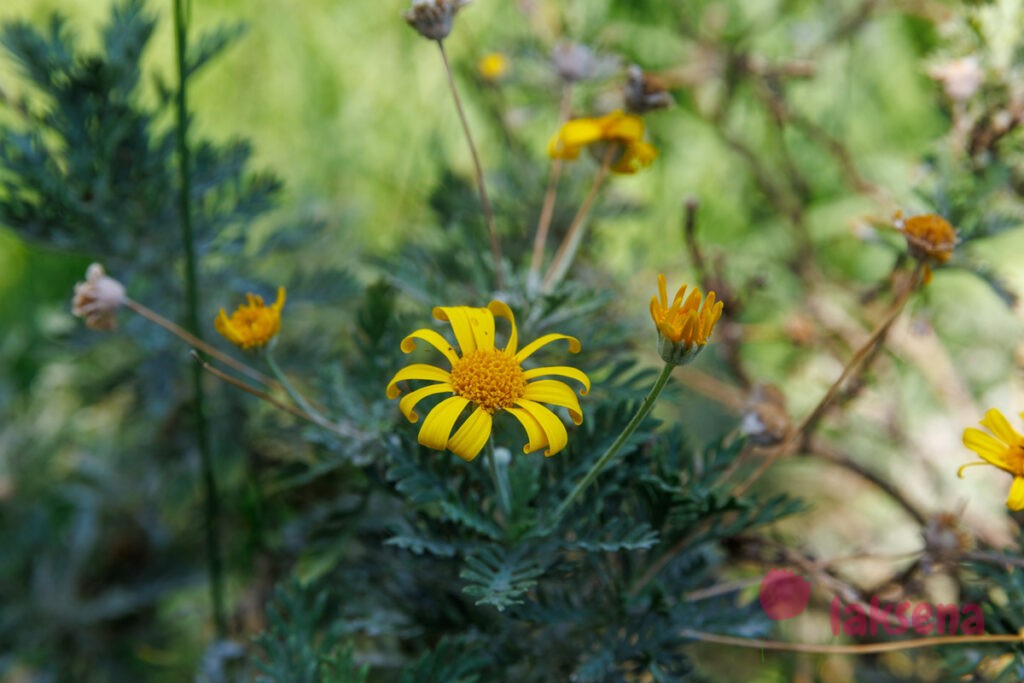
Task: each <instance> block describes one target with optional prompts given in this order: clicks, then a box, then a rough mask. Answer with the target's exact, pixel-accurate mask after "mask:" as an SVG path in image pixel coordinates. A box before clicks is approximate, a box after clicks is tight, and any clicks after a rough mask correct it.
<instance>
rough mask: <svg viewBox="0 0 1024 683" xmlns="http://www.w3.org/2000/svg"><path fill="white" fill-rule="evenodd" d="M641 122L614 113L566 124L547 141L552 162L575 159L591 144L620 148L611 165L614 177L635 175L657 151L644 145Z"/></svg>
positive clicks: (631, 116) (628, 115)
mask: <svg viewBox="0 0 1024 683" xmlns="http://www.w3.org/2000/svg"><path fill="white" fill-rule="evenodd" d="M643 137H644V122H643V119H641V118H640V117H639V116H635V115H633V114H626V113H625V112H622V111H619V110H615V111H613V112H611V113H610V114H605V115H604V116H597V117H592V118H578V119H571V120H569V121H566V122H565V123H564V124H563V125H562V127H561V128H560V129H559V130H558V132H557V133H555V135H554V136H553V137H552V138H551V140H550V141H548V156H549V157H551V158H552V159H568V160H572V159H576V158H578V157H579V155H580V150H581V149H583V147H585V146H587V145H592V144H595V143H609V144H617V145H620V146H621V148H622V150H621V152H620V153H619V155H618V157H617V158H615V159H614V160H613V162H612V166H611V170H612V171H614V172H615V173H636V172H637V171H639V170H640V169H641V168H645V167H647V166H649V165H650V164H651V162H653V161H654V159H655V158H656V157H657V156H658V151H657V150H656V149H654V147H652V146H651V145H650V144H648V143H646V142H644V139H643Z"/></svg>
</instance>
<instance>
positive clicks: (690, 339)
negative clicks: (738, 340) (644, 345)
mask: <svg viewBox="0 0 1024 683" xmlns="http://www.w3.org/2000/svg"><path fill="white" fill-rule="evenodd" d="M722 307H723V304H722V302H721V301H715V293H714V292H708V295H707V297H704V296H702V295H701V292H700V290H699V289H696V288H694V289H693V290H691V292H690V296H688V297H687V296H686V285H683V286H682V287H680V288H679V291H678V292H676V295H675V298H674V299H673V300H672V302H671V304H670V303H669V300H668V291H667V289H666V286H665V276H664V275H659V276H658V296H654V297H651V319H652V320H654V325H655V327H657V328H658V353H659V354H660V355H661V358H662V360H664V361H665V362H666V363H671V364H672V365H683V364H685V363H689V362H690V361H692V360H693V359H694V358H696V357H697V354H698V353H700V352H701V351H703V350H704V347H705V346H706V345H707V343H708V337H710V336H711V330H712V329H714V327H715V323H716V322H718V319H719V318H720V317H722Z"/></svg>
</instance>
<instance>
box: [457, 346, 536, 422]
mask: <svg viewBox="0 0 1024 683" xmlns="http://www.w3.org/2000/svg"><path fill="white" fill-rule="evenodd" d="M452 388H454V389H455V393H456V394H458V395H459V396H461V397H463V398H467V399H469V400H470V401H472V402H473V403H476V404H477V405H479V406H480V407H481V408H483V409H484V410H486V411H487V412H489V413H493V412H494V411H495V410H497V409H499V408H510V407H512V406H513V405H515V402H516V400H517V399H520V398H522V397H523V394H525V393H526V379H525V378H524V377H523V369H522V368H521V367H520V366H519V363H518V362H517V361H516V359H515V357H513V356H512V355H511V354H508V353H505V352H504V351H498V350H497V349H489V350H483V349H478V350H476V351H473V352H472V353H468V354H466V355H465V356H463V357H462V358H460V359H459V360H458V362H457V363H455V365H453V366H452Z"/></svg>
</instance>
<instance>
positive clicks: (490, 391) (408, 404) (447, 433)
mask: <svg viewBox="0 0 1024 683" xmlns="http://www.w3.org/2000/svg"><path fill="white" fill-rule="evenodd" d="M433 315H434V317H435V318H437V319H438V320H443V321H446V322H448V323H450V324H451V327H452V330H453V331H454V332H455V339H456V340H457V341H458V344H459V349H460V352H461V354H460V353H457V352H456V351H455V349H454V348H452V345H451V344H449V343H448V342H447V341H446V340H445V338H444V337H442V336H441V335H440V334H438V333H437V332H435V331H434V330H430V329H421V330H416V331H415V332H413V333H412V334H410V335H409V336H408V337H406V338H405V339H403V340H402V344H401V348H402V351H404V352H405V353H410V352H411V351H412V350H413V349H415V348H416V340H417V339H420V340H422V341H425V342H427V343H428V344H430V345H431V346H433V347H434V348H435V349H437V350H438V351H440V352H441V353H442V354H443V355H444V357H445V358H447V359H448V362H449V364H450V365H451V371H448V370H444V369H443V368H439V367H435V366H433V365H426V364H423V363H415V364H413V365H409V366H407V367H405V368H402V369H401V370H399V371H398V372H397V373H395V376H394V377H392V378H391V381H390V382H388V386H387V396H388V398H392V399H393V398H398V396H399V395H400V394H401V393H402V392H401V390H400V389H399V388H398V383H399V382H402V381H405V380H412V379H417V380H427V381H430V382H433V384H429V385H427V386H424V387H420V388H419V389H416V390H414V391H411V392H409V393H408V394H406V395H405V396H404V397H403V398H402V400H401V402H400V403H399V405H398V408H399V410H401V411H402V414H403V415H405V417H406V419H408V420H409V422H416V421H417V420H418V419H419V416H418V415H417V414H416V413H415V412H413V408H415V406H416V404H417V403H419V402H420V401H421V400H422V399H424V398H426V397H427V396H433V395H434V394H453V396H449V397H448V398H446V399H444V400H443V401H441V402H440V403H438V404H437V405H436V406H434V408H433V409H431V410H430V412H429V413H427V416H426V418H425V419H424V420H423V426H422V427H420V433H419V437H418V440H419V442H420V443H421V444H422V445H424V446H426V447H427V448H433V449H434V450H438V451H443V450H445V449H446V448H447V449H448V450H450V451H452V452H453V453H455V454H456V455H458V456H459V457H460V458H463V459H465V460H472V459H473V458H475V457H476V456H477V454H479V453H480V450H481V449H482V448H483V447H484V444H485V443H486V442H487V439H488V437H489V436H490V434H491V427H492V423H493V419H494V413H496V412H497V411H499V410H504V411H505V412H507V413H511V414H512V415H513V416H514V417H515V418H516V419H517V420H519V423H520V424H522V426H523V429H524V430H526V437H527V439H528V441H527V443H526V445H525V446H524V447H523V452H524V453H530V452H532V451H535V450H538V449H540V448H545V447H546V450H545V451H544V455H548V456H550V455H554V454H555V453H558V452H559V451H561V450H562V449H563V448H565V446H566V444H567V443H568V442H569V437H568V433H567V432H566V429H565V425H563V424H562V421H561V420H560V419H559V418H558V416H557V415H555V414H554V413H553V412H552V411H551V410H550V409H549V408H547V407H545V406H543V405H541V403H549V404H552V405H556V406H561V407H563V408H566V409H568V411H569V416H570V417H571V418H572V421H573V422H574V423H576V424H581V423H582V422H583V411H582V410H581V409H580V404H579V401H578V400H577V399H576V395H575V394H574V393H573V391H572V389H570V388H569V386H568V385H567V384H565V383H564V382H562V381H559V380H554V379H539V378H541V377H551V376H559V377H568V378H570V379H574V380H576V381H577V382H579V383H580V384H582V385H583V388H582V389H581V390H580V395H581V396H582V395H584V394H586V393H587V392H588V391H590V379H589V378H588V377H587V376H586V374H584V373H583V372H582V371H580V370H577V369H576V368H572V367H567V366H560V365H559V366H550V367H542V368H531V369H525V368H523V361H525V360H526V359H527V358H529V357H530V356H531V355H532V354H533V353H534V352H535V351H537V349H539V348H541V347H542V346H545V345H546V344H550V343H551V342H553V341H557V340H559V339H565V340H567V341H568V342H569V351H571V352H572V353H578V352H579V350H580V342H579V340H578V339H576V338H575V337H570V336H568V335H564V334H546V335H544V336H542V337H540V338H539V339H537V340H536V341H534V342H532V343H530V344H527V345H526V346H524V347H523V348H522V349H520V348H519V347H518V331H517V329H516V321H515V317H514V316H513V315H512V310H511V309H510V308H509V307H508V306H507V305H506V304H504V303H502V302H501V301H492V302H491V303H490V304H488V305H487V308H471V307H469V306H453V307H441V306H438V307H437V308H435V309H434V310H433ZM494 316H499V317H502V318H505V319H506V320H508V321H509V323H510V324H511V326H512V330H511V332H510V334H509V339H508V343H507V344H506V345H505V348H504V349H502V350H498V349H497V348H495V346H494ZM470 404H472V405H473V411H472V412H471V413H470V414H469V417H467V418H466V419H465V420H464V421H463V422H462V425H461V426H460V427H459V429H458V430H456V431H455V433H454V435H453V434H452V430H453V429H454V427H455V423H456V422H457V421H458V419H459V416H460V415H462V413H463V411H465V409H466V407H467V406H469V405H470Z"/></svg>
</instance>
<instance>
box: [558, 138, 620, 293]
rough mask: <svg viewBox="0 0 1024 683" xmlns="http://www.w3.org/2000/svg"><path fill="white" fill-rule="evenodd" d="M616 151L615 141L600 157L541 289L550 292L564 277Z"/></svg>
mask: <svg viewBox="0 0 1024 683" xmlns="http://www.w3.org/2000/svg"><path fill="white" fill-rule="evenodd" d="M617 151H619V145H618V144H617V143H614V144H609V145H608V149H607V150H606V151H605V153H604V157H603V158H602V159H601V166H600V167H599V168H598V169H597V174H596V175H595V176H594V182H593V183H591V185H590V190H589V191H588V192H587V196H586V197H585V198H584V199H583V203H582V204H580V208H579V210H578V211H577V212H576V215H575V216H574V217H573V219H572V223H570V224H569V230H568V231H567V232H566V233H565V237H564V238H562V243H561V244H560V245H559V246H558V251H556V252H555V257H554V258H553V259H552V260H551V265H550V266H548V272H547V274H546V275H545V276H544V284H543V285H542V287H541V291H544V292H550V291H551V289H552V288H553V287H554V286H555V285H556V284H558V282H560V281H561V279H562V278H563V277H565V274H566V273H567V272H568V270H569V266H570V265H572V261H573V259H574V258H575V257H576V251H577V250H578V249H579V246H580V242H581V241H582V240H583V225H584V224H585V222H586V219H587V215H588V214H589V213H590V209H591V207H592V206H593V204H594V200H595V199H596V198H597V193H598V190H600V189H601V185H602V183H603V182H604V179H605V176H607V175H608V169H609V168H610V167H611V164H612V157H613V156H614V155H615V153H616V152H617Z"/></svg>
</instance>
